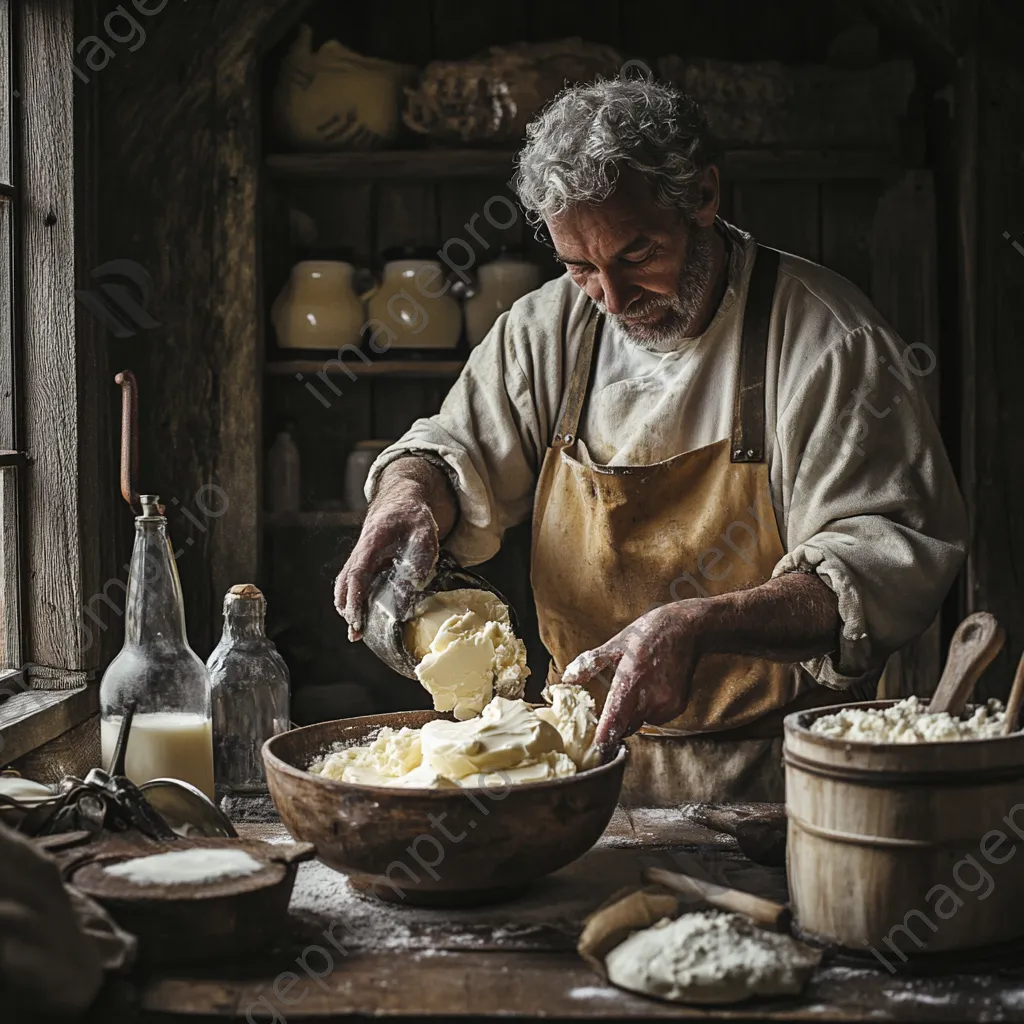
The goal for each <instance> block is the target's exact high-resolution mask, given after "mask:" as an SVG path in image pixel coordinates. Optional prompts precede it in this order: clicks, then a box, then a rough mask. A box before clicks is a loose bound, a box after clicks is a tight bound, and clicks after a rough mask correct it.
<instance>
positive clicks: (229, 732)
mask: <svg viewBox="0 0 1024 1024" xmlns="http://www.w3.org/2000/svg"><path fill="white" fill-rule="evenodd" d="M266 607H267V604H266V600H265V599H264V597H263V594H262V592H261V591H260V589H259V588H258V587H255V586H253V585H252V584H251V583H240V584H238V585H237V586H234V587H232V588H231V589H230V590H229V591H228V592H227V594H225V595H224V633H223V635H222V636H221V638H220V643H219V644H217V646H216V647H215V648H214V649H213V653H212V654H211V655H210V657H209V659H208V660H207V662H206V668H207V670H208V671H209V673H210V688H211V692H212V694H213V775H214V784H215V786H216V789H217V795H218V797H220V796H222V795H223V796H228V795H235V794H239V795H248V794H256V793H266V791H267V779H266V775H265V773H264V769H263V754H262V750H263V744H264V743H266V741H267V740H269V739H270V737H271V736H276V735H277V734H278V733H280V732H285V731H286V730H287V729H288V728H289V725H290V722H289V717H288V666H287V665H286V664H285V663H284V658H282V657H281V655H280V654H279V653H278V651H277V648H276V647H275V646H274V642H273V640H271V639H269V638H268V637H267V635H266V633H265V632H264V626H263V624H264V619H265V616H266Z"/></svg>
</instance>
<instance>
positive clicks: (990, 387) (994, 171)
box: [964, 3, 1024, 696]
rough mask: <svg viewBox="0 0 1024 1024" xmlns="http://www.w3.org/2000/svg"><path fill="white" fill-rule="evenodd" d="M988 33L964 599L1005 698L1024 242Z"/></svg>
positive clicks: (1017, 543) (1019, 619)
mask: <svg viewBox="0 0 1024 1024" xmlns="http://www.w3.org/2000/svg"><path fill="white" fill-rule="evenodd" d="M986 6H988V7H1000V6H1002V7H1003V8H1004V16H1005V15H1006V12H1008V11H1009V10H1010V8H1009V5H1005V4H1004V5H1000V4H998V3H992V4H989V5H986ZM980 13H983V12H980ZM992 24H993V25H996V24H998V22H997V21H995V20H994V19H993V22H992ZM988 31H989V32H991V33H992V35H991V37H990V38H989V39H988V40H986V42H985V45H986V47H987V49H986V50H983V51H981V52H980V53H979V60H978V65H977V73H978V97H977V98H978V107H977V110H978V117H977V132H978V135H977V149H976V153H977V154H978V155H979V157H980V159H979V160H978V163H977V175H978V177H977V225H976V232H977V234H976V250H975V251H974V252H973V253H968V254H966V255H967V259H968V260H969V263H968V270H969V271H971V272H972V273H973V281H974V282H975V284H976V288H977V293H976V299H977V301H976V306H975V308H974V311H973V312H974V315H975V321H976V339H975V353H974V370H975V374H974V375H973V376H972V377H969V376H967V375H966V374H965V377H964V386H965V388H967V389H969V392H970V395H969V397H970V400H971V402H972V405H973V406H974V409H975V420H974V429H973V431H971V432H969V433H968V435H967V437H966V438H965V444H967V445H970V446H971V452H970V458H971V460H972V463H973V465H974V466H975V467H976V475H975V477H974V480H973V487H972V489H971V492H970V494H969V508H970V511H971V513H972V525H973V543H972V547H971V553H970V574H969V578H970V580H971V583H972V587H971V590H970V592H969V594H968V603H969V610H973V609H979V608H980V609H985V610H987V611H990V612H992V613H993V614H994V615H995V616H996V617H997V618H998V619H999V621H1000V622H1002V623H1003V625H1004V626H1005V627H1006V631H1007V644H1006V648H1005V649H1004V652H1003V653H1002V654H1001V655H1000V656H999V658H998V659H997V660H996V661H995V662H994V663H993V665H992V667H991V668H990V669H989V671H988V672H987V673H986V676H985V678H984V679H983V680H982V686H981V687H979V689H981V690H982V692H983V693H984V694H986V695H990V694H999V695H1002V696H1005V694H1006V693H1007V689H1008V686H1009V680H1010V679H1011V677H1012V674H1013V669H1014V667H1015V665H1016V662H1017V659H1018V658H1019V657H1020V656H1021V652H1022V649H1024V585H1022V579H1024V572H1022V568H1021V567H1022V566H1024V533H1022V530H1021V524H1022V520H1024V474H1022V473H1021V471H1020V467H1021V457H1020V439H1021V437H1024V406H1022V404H1021V402H1020V400H1019V382H1020V381H1021V379H1022V378H1024V348H1022V346H1021V344H1020V339H1021V338H1024V255H1021V253H1020V252H1019V251H1018V250H1017V249H1016V248H1015V247H1014V245H1013V244H1012V243H1013V242H1014V241H1016V242H1018V243H1020V242H1021V241H1022V240H1024V193H1022V190H1021V188H1020V184H1019V183H1020V172H1021V164H1020V154H1021V152H1022V151H1024V73H1022V71H1021V68H1020V64H1019V62H1017V61H1015V60H1014V59H1013V58H1012V55H1009V54H1007V55H1004V54H1003V53H1002V52H1001V51H1002V47H1003V46H1004V45H1005V42H1006V38H1005V35H1002V36H996V34H995V29H994V28H989V29H988ZM1006 234H1009V236H1010V237H1009V238H1006V237H1005V236H1006ZM972 264H973V265H972Z"/></svg>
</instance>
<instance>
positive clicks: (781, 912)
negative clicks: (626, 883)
mask: <svg viewBox="0 0 1024 1024" xmlns="http://www.w3.org/2000/svg"><path fill="white" fill-rule="evenodd" d="M641 877H642V878H643V880H644V881H645V882H646V883H648V884H649V885H660V886H662V887H663V888H665V889H670V890H671V891H672V892H678V893H681V894H682V895H684V896H697V897H699V898H700V899H702V900H704V902H705V903H710V904H711V905H712V906H713V907H718V908H719V909H720V910H729V911H732V912H733V913H735V914H744V915H745V916H747V917H749V918H750V919H751V920H752V921H753V922H754V923H755V924H758V925H760V926H761V927H762V928H769V929H771V930H772V931H774V932H783V933H785V934H789V931H790V928H791V926H792V923H793V915H792V912H791V911H790V909H789V907H787V906H784V905H783V904H781V903H775V902H774V901H772V900H766V899H763V898H762V897H760V896H753V895H751V894H750V893H749V892H741V891H740V890H739V889H729V888H726V886H724V885H716V884H715V883H714V882H705V881H702V880H701V879H699V878H694V877H693V876H692V875H684V874H680V873H679V872H678V871H666V870H665V869H664V868H645V869H644V872H643V875H642V876H641Z"/></svg>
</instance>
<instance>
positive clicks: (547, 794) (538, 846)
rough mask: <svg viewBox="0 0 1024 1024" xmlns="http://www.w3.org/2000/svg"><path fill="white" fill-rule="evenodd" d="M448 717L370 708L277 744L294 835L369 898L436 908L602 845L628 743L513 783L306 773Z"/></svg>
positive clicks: (266, 756) (474, 899)
mask: <svg viewBox="0 0 1024 1024" xmlns="http://www.w3.org/2000/svg"><path fill="white" fill-rule="evenodd" d="M443 717H445V716H443V715H439V714H437V713H436V712H433V711H404V712H400V713H397V714H388V715H369V716H367V717H364V718H347V719H342V720H340V721H336V722H321V723H319V724H317V725H310V726H306V727H305V728H304V729H294V730H292V731H291V732H286V733H281V734H280V735H279V736H275V737H273V738H272V739H270V740H268V741H267V742H266V744H265V745H264V747H263V761H264V764H265V765H266V769H267V783H268V785H269V787H270V795H271V797H272V798H273V801H274V803H275V805H276V806H277V810H278V812H279V813H280V815H281V819H282V820H283V821H284V823H285V825H287V827H288V830H289V831H290V832H291V833H292V835H293V836H295V837H296V839H303V840H307V841H309V842H311V843H313V844H315V846H316V849H317V856H318V857H319V859H320V860H322V861H323V862H324V863H325V864H327V865H328V866H330V867H332V868H334V869H335V871H341V872H344V873H345V874H347V875H348V876H349V877H350V879H351V881H352V884H353V885H354V886H356V887H357V888H359V889H362V890H363V891H364V892H366V894H367V895H371V896H375V897H376V898H378V899H381V900H387V901H390V902H396V901H408V902H409V903H414V904H419V905H429V906H466V905H469V904H474V903H484V902H493V901H496V900H500V899H504V898H507V897H509V896H510V895H512V894H513V893H515V892H517V891H518V890H520V889H522V888H523V887H524V886H526V885H528V884H529V883H530V882H533V881H534V880H536V879H538V878H542V877H543V876H544V875H548V874H550V873H551V872H552V871H557V870H558V869H559V868H561V867H564V866H565V865H566V864H568V863H569V862H570V861H573V860H575V859H576V858H577V857H579V856H581V855H582V854H584V853H586V851H587V850H589V849H590V847H591V846H593V845H594V843H595V842H597V840H598V838H599V837H600V835H601V833H602V832H603V831H604V829H605V827H606V826H607V824H608V822H609V820H610V819H611V816H612V812H613V811H614V810H615V805H616V803H617V802H618V798H619V790H620V788H621V786H622V774H623V770H624V769H625V766H626V754H625V750H623V751H620V753H619V756H618V757H616V758H615V760H614V761H611V762H610V763H608V764H604V765H601V766H600V767H598V768H592V769H590V770H589V771H585V772H580V773H579V774H578V775H572V776H569V777H568V778H564V779H554V780H551V781H548V782H533V783H528V784H525V785H518V786H508V787H507V788H506V789H504V790H501V789H490V790H489V789H484V788H473V789H454V790H453V789H396V788H392V787H381V786H363V785H356V784H354V783H348V782H336V781H334V780H332V779H326V778H323V777H322V776H320V775H314V774H312V773H311V772H308V771H306V770H305V769H306V768H307V767H308V765H309V764H311V763H312V762H313V761H314V760H316V758H318V757H321V756H323V755H324V754H325V753H327V752H329V751H330V749H331V747H332V746H333V745H334V744H335V743H337V742H338V741H344V742H346V743H351V742H353V741H356V742H358V741H360V740H363V739H364V738H365V737H367V736H368V735H369V734H370V733H371V732H374V731H375V730H377V729H380V728H381V726H391V727H392V728H394V729H400V728H401V727H402V726H403V725H404V726H409V727H410V728H413V729H417V728H419V727H420V726H423V725H426V723H427V722H432V721H434V720H435V719H437V718H443Z"/></svg>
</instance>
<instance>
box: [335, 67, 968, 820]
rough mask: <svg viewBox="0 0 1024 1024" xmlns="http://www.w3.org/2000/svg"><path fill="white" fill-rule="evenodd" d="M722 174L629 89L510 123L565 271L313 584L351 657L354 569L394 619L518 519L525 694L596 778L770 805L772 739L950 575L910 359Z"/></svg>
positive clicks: (360, 618)
mask: <svg viewBox="0 0 1024 1024" xmlns="http://www.w3.org/2000/svg"><path fill="white" fill-rule="evenodd" d="M717 161H718V154H717V152H716V149H715V145H714V140H713V138H712V135H711V133H710V131H709V130H708V125H707V123H706V120H705V118H704V116H703V114H702V112H701V110H700V109H699V107H698V106H697V105H696V104H695V103H693V102H692V101H691V100H689V99H687V98H686V97H685V96H683V95H681V94H680V93H678V92H677V91H676V90H674V89H672V88H670V87H668V86H665V85H660V84H657V83H654V82H651V81H629V82H625V81H600V82H596V83H593V84H591V85H587V86H581V87H576V88H570V89H567V90H566V91H565V92H563V93H562V94H561V95H560V96H559V97H557V98H556V99H555V100H554V101H553V102H552V103H551V105H550V106H549V107H548V108H547V109H546V110H545V111H544V112H543V113H542V114H541V115H540V116H539V117H538V118H537V119H536V120H535V121H534V122H533V123H532V124H531V125H530V126H529V128H528V131H527V140H526V144H525V146H524V147H523V149H522V152H521V153H520V155H519V160H518V173H517V176H516V188H517V190H518V194H519V197H520V201H521V202H522V205H523V206H524V208H525V210H526V212H527V216H528V218H529V220H530V222H531V223H532V224H534V225H536V226H538V227H541V226H543V228H544V229H545V230H546V231H547V234H548V236H549V238H550V241H551V243H552V245H553V248H554V255H555V258H556V259H557V260H558V261H559V262H560V263H562V264H563V265H564V267H565V268H566V273H565V274H564V275H563V276H562V277H559V278H558V279H556V280H554V281H551V282H549V283H547V284H545V285H544V286H543V287H541V288H539V289H538V290H537V291H535V292H532V293H531V294H529V295H527V296H525V297H523V298H522V299H520V300H519V301H518V302H516V303H515V305H514V306H513V307H512V309H511V310H510V311H509V312H507V313H504V314H502V316H500V317H499V318H498V320H497V322H496V323H495V325H494V327H493V328H492V330H491V332H490V334H489V335H488V337H487V339H486V340H485V341H484V343H483V344H482V345H480V346H479V347H478V348H477V349H475V350H474V351H473V353H472V355H471V357H470V359H469V362H468V364H467V366H466V368H465V370H464V371H463V373H462V375H461V377H460V378H459V380H458V382H457V383H456V384H455V386H454V387H453V389H452V391H451V393H450V394H449V395H448V397H447V399H446V400H445V402H444V405H443V406H442V408H441V411H440V413H439V414H438V415H436V416H432V417H430V418H428V419H422V420H418V421H417V422H416V423H414V424H413V426H412V428H411V429H410V430H409V431H408V433H407V434H406V435H405V437H403V438H402V439H401V440H400V441H399V442H398V443H397V444H395V445H393V446H392V447H391V448H389V449H388V450H386V451H385V452H384V453H383V454H382V455H381V457H380V458H379V459H378V461H377V462H376V464H375V465H374V467H373V470H372V472H371V474H370V478H369V481H368V483H367V496H368V498H369V499H370V501H371V504H370V509H369V512H368V514H367V518H366V522H365V524H364V526H363V530H362V534H361V536H360V539H359V542H358V544H357V545H356V548H355V550H354V551H353V553H352V556H351V558H350V559H349V561H348V563H347V564H346V566H345V568H344V569H343V570H342V572H341V574H340V575H339V577H338V581H337V586H336V594H335V599H336V605H337V607H338V610H339V612H340V613H341V614H342V615H343V616H344V617H345V618H346V619H347V620H348V622H349V630H350V636H351V637H352V638H353V639H357V638H358V637H359V636H360V634H361V631H362V629H363V626H364V623H365V615H366V593H367V587H368V583H369V581H370V580H371V579H372V577H373V576H374V574H375V573H377V572H379V571H380V570H381V569H383V568H386V567H387V566H388V565H390V564H393V563H395V562H399V563H400V565H401V567H402V570H403V573H402V575H404V577H405V578H406V579H407V580H408V581H409V591H408V594H407V601H408V605H409V608H410V609H411V608H412V607H413V606H414V605H415V603H416V593H417V588H418V587H422V586H423V585H424V584H425V583H426V581H427V580H429V579H430V577H431V576H432V574H433V571H434V567H435V563H436V559H437V555H438V550H439V545H440V543H441V542H442V541H443V542H444V544H445V546H446V547H447V548H448V549H449V550H450V551H451V552H452V553H453V554H454V555H455V556H456V557H457V558H458V559H459V560H460V561H462V562H463V563H464V564H465V563H475V562H481V561H484V560H485V559H487V558H489V557H491V556H492V555H493V554H494V553H495V552H496V551H497V549H498V547H499V546H500V543H501V538H502V535H503V533H504V531H505V530H506V529H507V528H508V527H510V526H512V525H514V524H516V523H518V522H521V521H523V520H524V519H526V518H527V517H528V516H530V515H531V514H532V518H533V544H532V551H531V560H532V564H531V582H532V585H533V590H534V597H535V600H536V604H537V613H538V619H539V623H540V629H541V637H542V639H543V640H544V643H545V645H546V646H547V648H548V650H549V652H550V654H551V667H550V670H549V673H548V682H549V683H551V682H555V681H558V680H561V681H563V682H570V683H578V684H581V685H584V686H586V687H587V688H588V689H590V690H591V692H592V693H594V695H595V696H596V697H597V698H598V700H599V701H601V702H603V713H602V717H601V721H600V724H599V727H598V737H597V738H598V742H599V745H600V747H601V749H602V751H603V753H604V755H605V756H611V755H612V754H613V753H614V751H615V750H617V748H618V745H619V743H620V741H621V739H622V738H623V737H624V736H628V737H630V739H629V741H628V742H629V745H630V748H631V756H630V759H629V763H628V766H627V776H626V783H625V788H624V794H625V799H627V800H631V801H633V802H645V803H664V804H671V803H676V802H678V801H680V800H728V799H760V800H765V799H769V800H776V799H780V798H781V796H782V772H781V765H780V756H779V754H780V748H781V735H782V718H783V717H784V715H785V714H787V713H789V712H791V711H795V710H799V709H803V708H811V707H816V706H821V705H826V704H829V703H838V702H840V701H849V700H851V699H858V698H860V699H864V698H865V697H867V696H870V695H872V692H873V689H874V686H875V683H876V682H877V679H878V677H879V674H880V672H881V669H882V667H883V666H884V664H885V661H886V659H887V657H888V656H889V654H891V653H892V652H893V651H895V650H897V649H898V648H900V647H901V646H902V645H903V644H905V643H906V642H907V641H909V640H910V639H911V638H913V637H914V636H915V635H917V634H919V633H920V632H921V631H922V630H924V629H925V628H926V627H927V626H928V625H929V623H930V622H931V621H932V619H933V617H934V615H935V613H936V611H937V609H938V608H939V606H940V604H941V602H942V599H943V597H944V595H945V593H946V591H947V590H948V588H949V586H950V584H951V583H952V581H953V579H954V577H955V575H956V573H957V570H958V568H959V566H960V564H961V562H962V559H963V556H964V551H965V536H966V526H965V515H964V509H963V503H962V501H961V499H960V496H959V493H958V491H957V487H956V483H955V480H954V477H953V473H952V470H951V467H950V465H949V460H948V458H947V456H946V453H945V451H944V450H943V446H942V442H941V440H940V437H939V434H938V431H937V429H936V426H935V423H934V421H933V418H932V415H931V413H930V411H929V409H928V405H927V402H926V400H925V396H924V389H923V388H922V387H920V386H919V385H918V379H919V377H920V376H921V375H922V374H923V373H925V372H928V370H930V369H931V365H924V364H928V362H929V360H928V358H927V357H926V358H923V359H922V358H920V357H921V350H922V349H923V350H924V351H925V352H927V353H928V356H930V357H931V359H932V360H934V356H931V353H930V352H929V351H928V350H927V348H926V346H923V345H920V344H919V343H913V344H912V345H911V346H910V347H909V348H908V346H906V345H905V344H904V343H903V342H902V341H901V339H900V338H899V337H897V335H896V334H895V332H894V331H893V330H892V328H891V327H890V326H889V325H888V324H886V323H885V321H884V320H883V319H882V317H881V316H880V315H879V313H878V312H877V311H876V310H875V309H874V307H873V306H872V305H871V303H870V301H869V300H868V299H867V298H866V297H865V296H864V295H863V294H862V293H861V292H860V291H859V290H858V289H857V288H856V287H855V286H854V285H852V284H851V283H850V282H849V281H846V280H844V279H843V278H841V277H839V276H838V275H836V274H834V273H832V272H831V271H829V270H826V269H825V268H823V267H820V266H817V265H815V264H812V263H809V262H807V261H806V260H802V259H799V258H798V257H796V256H792V255H789V254H787V253H779V252H778V251H776V250H773V249H770V248H767V247H765V246H762V245H759V244H758V243H757V242H755V240H754V239H753V238H751V236H750V235H749V234H747V233H745V232H743V231H742V230H740V229H739V228H737V227H734V226H732V225H730V224H727V223H725V222H724V221H723V220H722V219H721V218H720V217H719V216H718V208H719V199H720V194H721V193H720V175H719V168H718V162H717ZM911 350H913V351H911ZM883 420H884V422H881V421H883ZM408 613H409V614H411V611H409V612H408Z"/></svg>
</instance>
